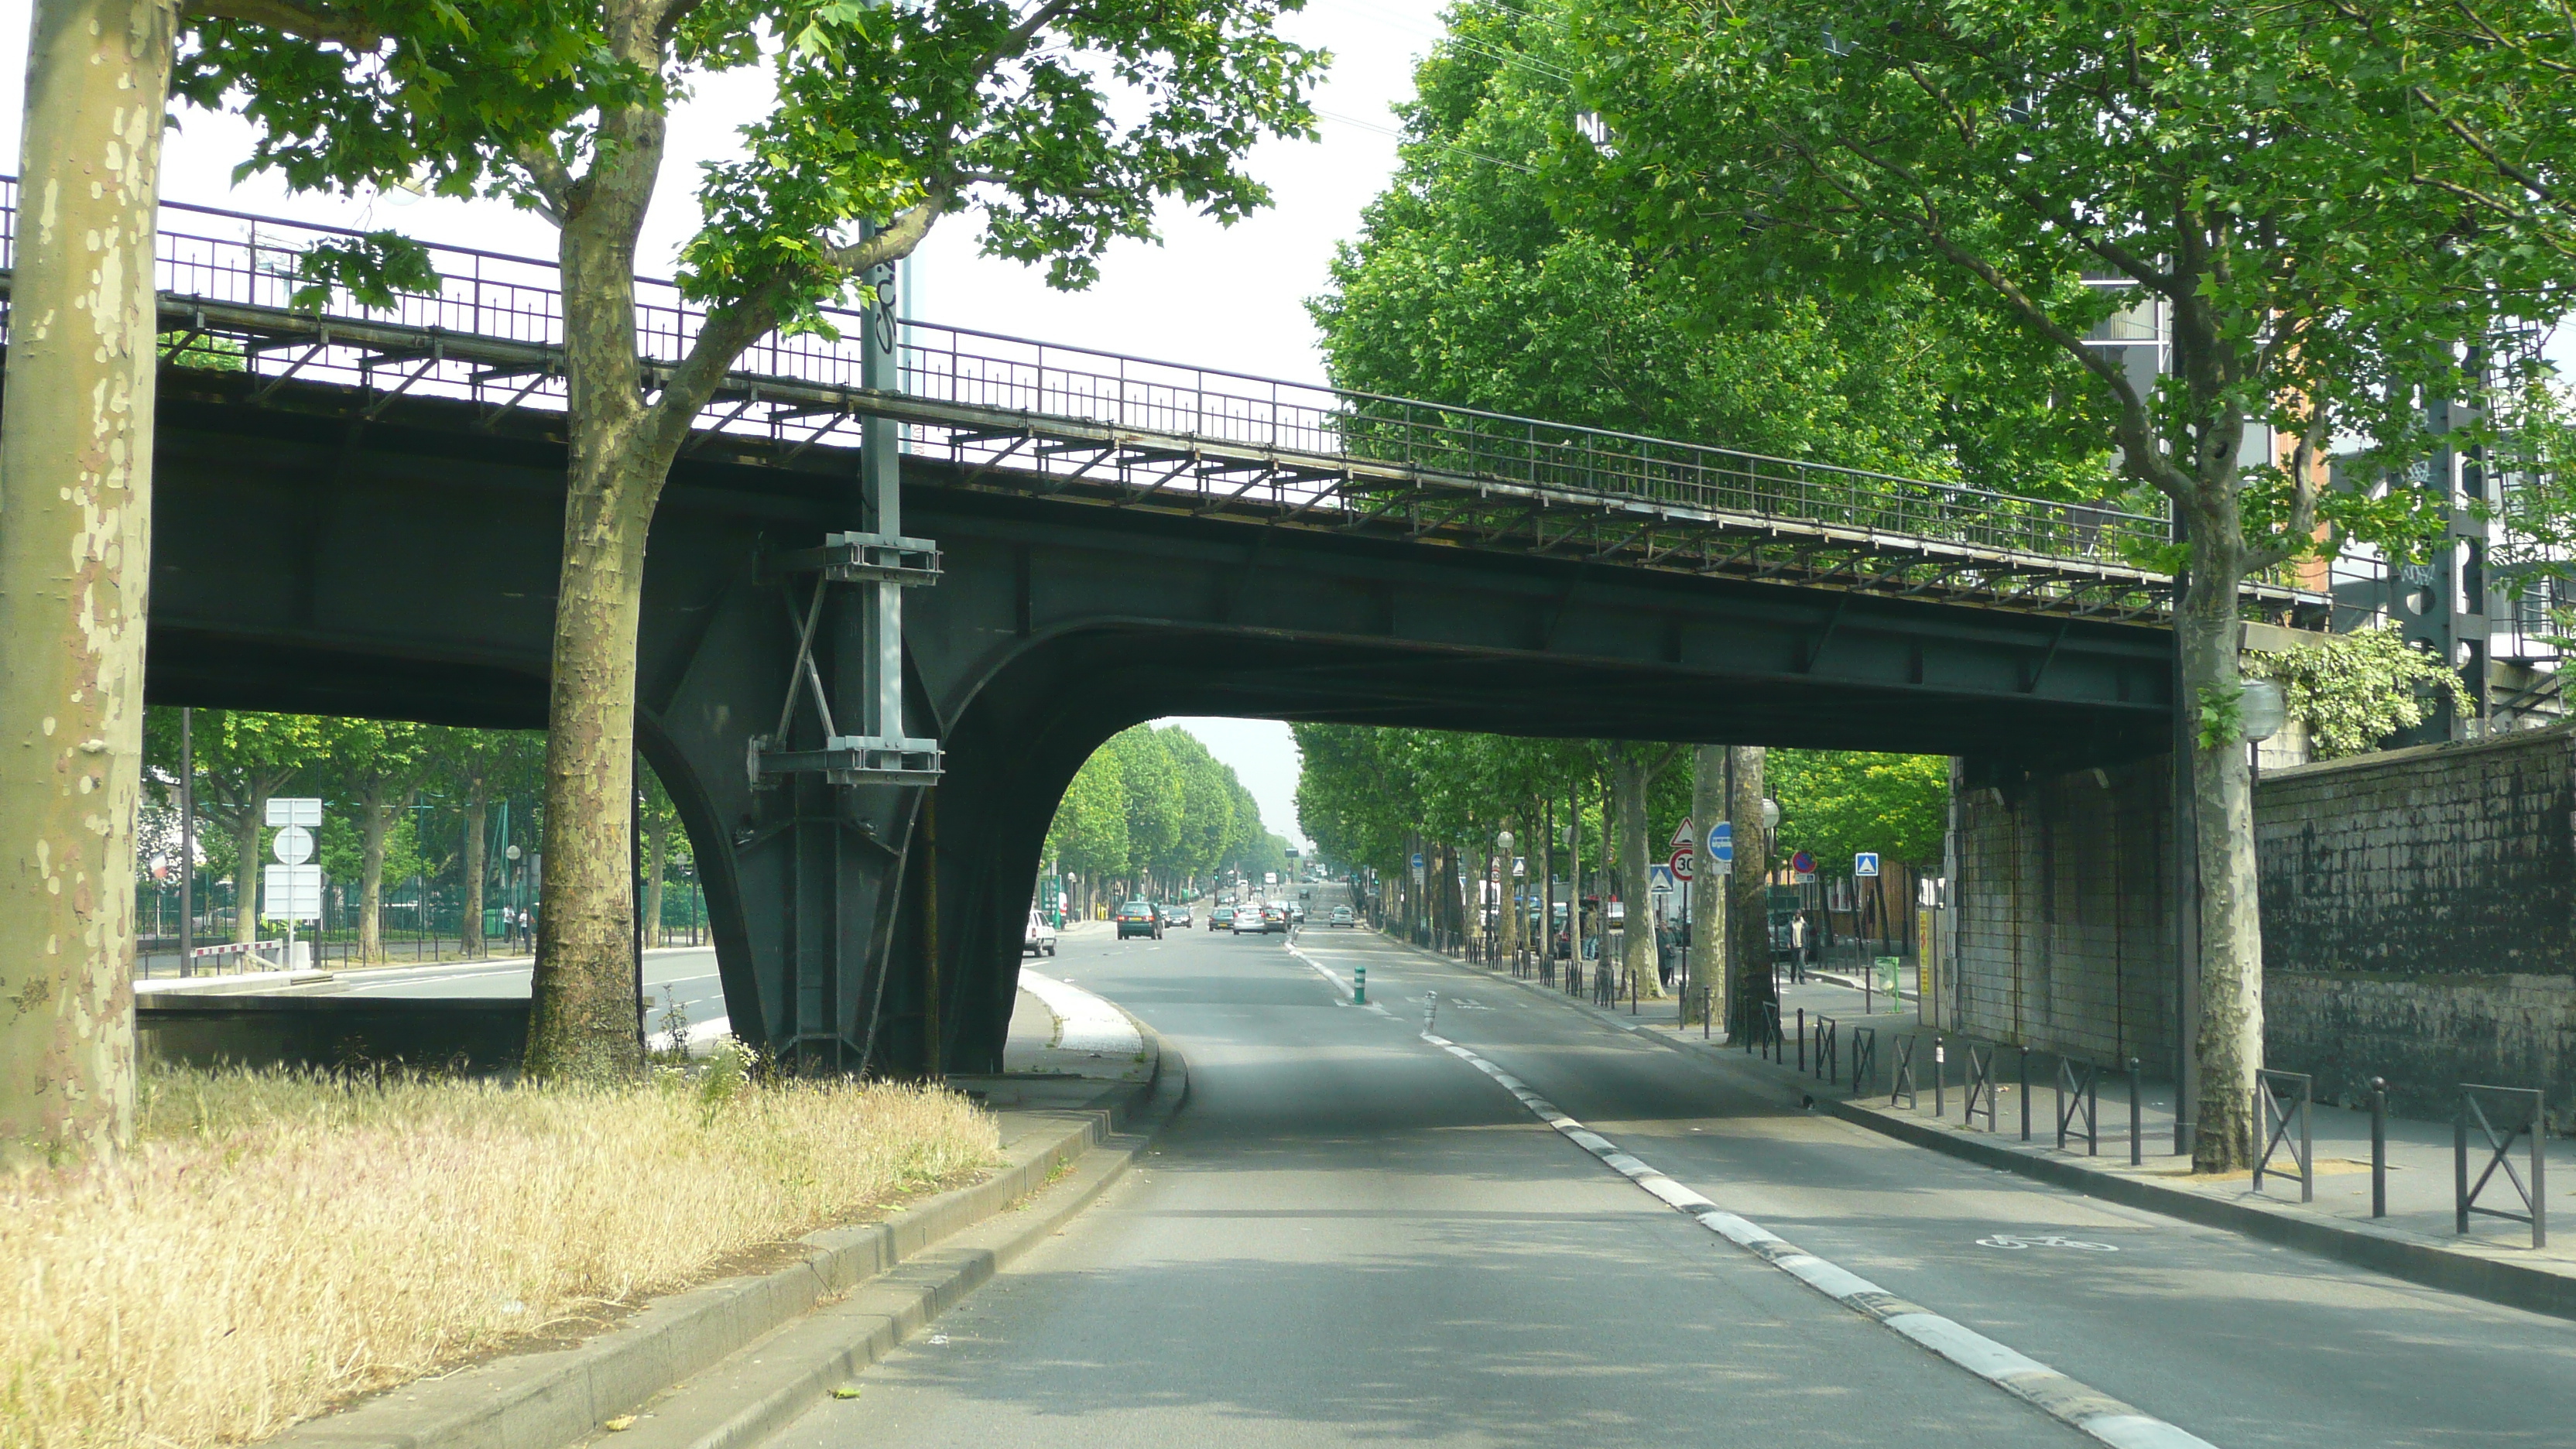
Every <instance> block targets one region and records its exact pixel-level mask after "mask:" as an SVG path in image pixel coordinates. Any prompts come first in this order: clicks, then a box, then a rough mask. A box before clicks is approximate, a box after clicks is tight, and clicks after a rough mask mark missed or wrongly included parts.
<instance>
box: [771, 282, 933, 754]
mask: <svg viewBox="0 0 2576 1449" xmlns="http://www.w3.org/2000/svg"><path fill="white" fill-rule="evenodd" d="M875 281H876V284H877V286H878V289H879V291H878V298H879V305H878V306H877V307H875V308H872V309H870V312H869V316H868V322H867V348H866V351H865V353H864V354H863V357H862V364H861V367H862V378H861V380H862V381H863V382H864V383H865V384H866V385H867V386H869V387H871V388H876V389H879V390H882V391H901V389H902V380H901V369H900V366H899V364H898V359H897V356H896V338H895V335H894V323H893V313H892V307H891V296H892V288H891V286H890V284H889V279H888V278H885V277H879V278H876V279H875ZM902 446H903V433H902V425H901V424H898V423H896V422H893V421H892V420H890V419H885V418H870V419H868V420H866V422H864V423H863V424H862V425H861V432H860V465H859V487H860V495H861V496H860V502H861V503H862V505H863V507H864V508H865V510H866V513H867V517H868V519H869V521H870V522H872V523H874V524H875V525H876V528H875V530H874V531H873V532H867V533H857V532H851V533H832V534H826V535H824V537H823V543H822V546H821V547H819V548H802V549H793V550H790V551H787V552H784V553H780V554H777V555H774V556H772V557H770V558H769V559H767V560H766V561H765V562H764V565H763V568H762V570H761V571H762V572H763V573H764V574H766V575H768V576H771V577H774V578H783V579H786V580H789V581H790V587H791V589H792V588H793V582H792V581H793V580H794V579H796V578H799V577H801V576H803V575H805V574H812V575H813V576H814V591H813V594H812V595H811V597H810V598H809V600H808V602H807V603H806V606H805V609H804V612H803V615H802V617H797V616H796V615H795V614H794V613H793V609H794V605H793V604H792V603H791V604H790V606H789V607H790V610H791V613H790V624H791V626H792V627H794V628H795V630H796V660H795V662H794V663H793V664H792V665H790V666H789V674H788V679H787V700H786V702H785V704H783V705H782V706H780V708H779V711H778V728H777V729H776V730H774V731H772V732H771V733H769V734H767V735H755V736H753V737H752V740H751V750H750V756H751V757H750V760H749V762H748V763H749V766H750V770H751V783H752V788H754V789H762V788H767V787H773V786H776V785H778V784H779V783H781V782H782V781H784V780H787V779H789V778H790V777H793V776H797V775H820V776H822V777H823V778H824V779H825V780H826V781H828V782H829V783H831V784H834V785H917V786H927V785H935V784H938V783H939V775H940V771H941V768H942V759H941V754H940V749H939V741H938V740H936V739H917V738H915V737H913V736H912V735H911V734H909V733H907V732H906V731H905V729H904V727H903V591H904V590H906V589H910V588H920V587H923V586H926V585H930V584H935V583H937V582H939V573H940V559H939V545H937V544H936V543H933V542H932V541H930V540H929V539H926V538H906V537H905V536H904V534H903V478H902V472H901V459H900V454H901V451H902ZM835 584H841V585H855V586H856V588H855V594H856V597H855V598H853V599H852V600H851V605H850V607H855V608H856V609H857V610H858V611H859V615H858V620H857V623H858V625H859V630H858V632H859V640H858V647H857V648H856V649H855V650H852V651H850V652H851V654H853V655H855V656H856V657H854V658H850V657H845V658H843V659H842V660H841V661H840V662H841V664H842V666H843V668H845V669H850V670H855V671H856V673H855V674H853V675H849V676H845V677H844V679H843V681H842V689H841V696H842V701H843V703H844V704H845V705H846V704H847V703H849V702H850V699H851V697H852V696H853V695H855V696H856V698H857V702H858V705H859V713H860V716H861V718H860V719H859V721H858V726H859V727H858V729H857V731H856V732H855V733H851V734H843V733H842V732H841V727H840V724H839V722H838V721H836V720H835V719H834V718H833V717H832V694H833V691H832V690H829V689H826V688H825V687H824V684H823V675H822V671H821V670H820V669H818V668H817V667H816V666H815V663H814V636H815V632H816V626H817V625H819V624H820V623H821V622H822V619H823V612H824V610H823V604H824V600H825V598H826V597H827V596H828V595H829V593H830V591H831V588H832V586H833V585H835ZM789 598H790V599H791V600H792V599H793V598H794V594H793V593H792V592H791V593H790V595H789ZM809 694H810V695H811V697H812V698H813V701H814V713H815V717H816V721H817V722H818V723H819V724H821V725H822V727H823V730H822V734H823V740H822V747H821V748H819V749H793V748H790V747H789V746H788V743H787V741H788V739H789V738H790V736H789V732H788V731H789V727H790V726H792V725H793V724H794V723H795V721H796V701H797V699H798V698H799V697H800V696H803V695H809Z"/></svg>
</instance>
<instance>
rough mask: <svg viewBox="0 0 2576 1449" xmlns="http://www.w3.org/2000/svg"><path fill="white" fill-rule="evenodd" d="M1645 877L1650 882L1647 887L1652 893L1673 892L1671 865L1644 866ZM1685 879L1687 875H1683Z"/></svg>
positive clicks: (1664, 894)
mask: <svg viewBox="0 0 2576 1449" xmlns="http://www.w3.org/2000/svg"><path fill="white" fill-rule="evenodd" d="M1646 877H1647V879H1648V881H1649V882H1650V884H1649V885H1648V886H1647V889H1648V890H1649V891H1651V892H1652V893H1654V894H1656V895H1659V896H1668V895H1671V894H1672V893H1673V872H1672V867H1670V866H1663V865H1650V866H1648V867H1646ZM1685 879H1687V877H1685Z"/></svg>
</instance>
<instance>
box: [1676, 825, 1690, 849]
mask: <svg viewBox="0 0 2576 1449" xmlns="http://www.w3.org/2000/svg"><path fill="white" fill-rule="evenodd" d="M1691 840H1692V836H1691V823H1690V822H1689V821H1687V820H1685V821H1683V822H1682V823H1681V824H1680V825H1679V826H1678V827H1676V828H1675V829H1674V831H1673V840H1672V843H1673V844H1675V845H1688V844H1690V843H1691Z"/></svg>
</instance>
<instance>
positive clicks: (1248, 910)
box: [1234, 901, 1270, 936]
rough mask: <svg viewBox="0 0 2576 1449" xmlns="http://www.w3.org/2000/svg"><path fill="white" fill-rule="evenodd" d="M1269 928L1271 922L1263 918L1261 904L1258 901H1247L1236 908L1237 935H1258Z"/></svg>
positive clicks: (1235, 928)
mask: <svg viewBox="0 0 2576 1449" xmlns="http://www.w3.org/2000/svg"><path fill="white" fill-rule="evenodd" d="M1269 929H1270V923H1269V922H1267V921H1264V920H1263V919H1262V918H1261V906H1260V905H1259V904H1258V903H1257V902H1253V901H1245V902H1244V903H1243V904H1242V905H1239V906H1237V907H1235V908H1234V933H1235V934H1236V935H1238V936H1245V935H1251V936H1258V935H1260V934H1261V933H1262V932H1264V931H1267V930H1269Z"/></svg>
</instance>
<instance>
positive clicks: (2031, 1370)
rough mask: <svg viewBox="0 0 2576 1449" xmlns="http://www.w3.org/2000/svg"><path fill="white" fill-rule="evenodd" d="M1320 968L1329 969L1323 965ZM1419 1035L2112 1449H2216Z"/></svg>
mask: <svg viewBox="0 0 2576 1449" xmlns="http://www.w3.org/2000/svg"><path fill="white" fill-rule="evenodd" d="M1307 964H1308V965H1313V964H1314V963H1313V962H1308V963H1307ZM1315 969H1316V970H1318V971H1321V970H1323V968H1322V967H1320V966H1317V967H1316V968H1315ZM1422 1039H1423V1040H1424V1041H1427V1042H1429V1043H1431V1044H1432V1045H1433V1046H1436V1047H1438V1048H1440V1049H1441V1050H1442V1051H1445V1052H1447V1053H1449V1054H1450V1055H1451V1056H1454V1057H1456V1058H1458V1059H1459V1060H1460V1061H1463V1062H1465V1063H1466V1064H1467V1065H1469V1066H1471V1067H1474V1068H1475V1069H1476V1070H1478V1071H1480V1072H1483V1073H1484V1074H1485V1075H1486V1076H1488V1077H1491V1078H1493V1079H1494V1081H1495V1083H1496V1084H1497V1085H1499V1086H1501V1087H1502V1088H1503V1090H1505V1091H1507V1092H1510V1093H1511V1094H1512V1095H1513V1096H1514V1097H1517V1098H1519V1099H1520V1103H1521V1105H1522V1106H1524V1107H1527V1108H1528V1109H1529V1110H1530V1112H1531V1114H1532V1115H1534V1116H1536V1117H1537V1118H1538V1119H1539V1120H1540V1121H1542V1122H1545V1123H1546V1124H1547V1125H1548V1126H1550V1127H1553V1128H1555V1129H1556V1130H1557V1131H1558V1132H1560V1133H1562V1134H1564V1136H1565V1137H1566V1139H1567V1140H1568V1141H1571V1142H1573V1143H1574V1144H1575V1145H1576V1146H1579V1147H1581V1148H1582V1149H1583V1150H1584V1151H1586V1152H1589V1153H1591V1154H1592V1155H1593V1156H1595V1157H1597V1158H1600V1159H1601V1162H1602V1164H1603V1165H1604V1166H1606V1167H1608V1168H1610V1169H1611V1170H1612V1171H1614V1172H1617V1173H1618V1174H1619V1175H1621V1176H1622V1177H1625V1178H1627V1179H1628V1180H1629V1181H1630V1182H1633V1183H1635V1184H1636V1185H1637V1186H1639V1187H1641V1188H1643V1189H1645V1190H1646V1191H1647V1192H1649V1193H1652V1194H1654V1196H1655V1197H1656V1198H1657V1199H1659V1200H1660V1201H1662V1202H1663V1203H1665V1204H1666V1205H1667V1206H1670V1207H1671V1208H1673V1209H1674V1210H1675V1211H1676V1212H1681V1213H1685V1214H1687V1215H1689V1216H1690V1217H1691V1218H1692V1219H1694V1220H1695V1221H1697V1222H1698V1223H1699V1225H1700V1226H1702V1227H1704V1228H1706V1229H1708V1230H1709V1231H1710V1232H1712V1233H1715V1234H1717V1235H1718V1236H1719V1237H1721V1238H1724V1239H1726V1240H1727V1241H1728V1242H1730V1243H1733V1244H1735V1245H1736V1246H1737V1247H1739V1248H1742V1249H1744V1250H1745V1251H1747V1252H1749V1253H1752V1254H1753V1255H1755V1256H1756V1257H1759V1258H1761V1259H1762V1260H1763V1261H1765V1262H1767V1263H1769V1264H1770V1265H1771V1266H1772V1267H1775V1268H1777V1269H1779V1270H1780V1271H1782V1272H1784V1273H1787V1274H1789V1275H1790V1276H1791V1277H1793V1278H1796V1279H1797V1280H1798V1281H1800V1282H1802V1283H1804V1284H1806V1285H1807V1286H1808V1287H1810V1288H1813V1289H1815V1290H1816V1291H1817V1292H1819V1293H1822V1294H1823V1295H1825V1296H1826V1297H1828V1298H1831V1299H1833V1300H1834V1301H1835V1302H1837V1303H1840V1304H1841V1305H1843V1306H1844V1307H1846V1308H1848V1309H1850V1310H1852V1311H1853V1312H1855V1313H1858V1314H1860V1315H1861V1316H1862V1317H1864V1318H1868V1319H1872V1320H1875V1321H1876V1322H1879V1323H1881V1324H1884V1325H1886V1326H1887V1327H1888V1328H1889V1329H1891V1330H1893V1331H1895V1332H1896V1333H1899V1334H1902V1335H1904V1336H1905V1337H1906V1338H1909V1339H1911V1340H1913V1341H1914V1342H1915V1343H1918V1344H1920V1345H1922V1346H1923V1347H1924V1348H1927V1349H1930V1350H1931V1351H1932V1352H1934V1353H1937V1354H1939V1355H1940V1356H1941V1357H1943V1358H1946V1359H1948V1360H1949V1361H1950V1362H1952V1363H1954V1364H1957V1365H1958V1366H1959V1367H1961V1368H1963V1369H1966V1370H1967V1371H1968V1372H1970V1373H1972V1374H1975V1375H1976V1376H1977V1377H1979V1378H1981V1379H1984V1380H1985V1381H1986V1382H1988V1383H1990V1384H1993V1385H1994V1386H1995V1387H1997V1388H1999V1389H2002V1390H2003V1391H2004V1392H2005V1393H2008V1394H2011V1395H2012V1396H2013V1397H2015V1398H2017V1399H2020V1400H2022V1401H2024V1402H2025V1403H2028V1404H2031V1405H2033V1406H2034V1407H2036V1408H2038V1409H2039V1410H2041V1411H2042V1412H2044V1413H2046V1414H2047V1415H2048V1416H2049V1417H2051V1418H2054V1419H2056V1420H2058V1421H2060V1422H2061V1423H2065V1424H2070V1425H2072V1426H2074V1427H2075V1428H2077V1429H2080V1430H2082V1431H2083V1432H2084V1433H2086V1434H2088V1435H2090V1436H2092V1437H2093V1438H2095V1439H2098V1440H2100V1441H2101V1442H2103V1443H2105V1444H2109V1445H2112V1446H2114V1449H2215V1446H2214V1445H2212V1444H2210V1443H2209V1441H2208V1440H2206V1439H2202V1438H2200V1437H2198V1436H2196V1435H2193V1434H2190V1433H2187V1432H2185V1431H2184V1430H2182V1429H2179V1428H2176V1427H2175V1426H2173V1425H2172V1424H2168V1423H2166V1422H2165V1421H2164V1420H2162V1419H2158V1418H2155V1417H2154V1416H2152V1415H2148V1414H2143V1413H2140V1412H2139V1411H2138V1410H2136V1409H2135V1408H2132V1407H2130V1406H2129V1405H2127V1404H2124V1403H2121V1402H2120V1401H2119V1400H2117V1399H2114V1398H2112V1397H2110V1396H2109V1395H2107V1394H2104V1393H2101V1392H2099V1391H2098V1390H2095V1389H2092V1388H2089V1387H2087V1386H2085V1385H2084V1384H2081V1383H2079V1382H2077V1381H2076V1380H2074V1379H2071V1378H2068V1377H2067V1376H2066V1375H2064V1374H2062V1373H2059V1372H2058V1371H2057V1370H2055V1369H2053V1368H2050V1367H2049V1366H2048V1365H2046V1364H2044V1363H2041V1362H2039V1361H2038V1360H2036V1359H2033V1358H2029V1357H2026V1356H2024V1355H2023V1354H2021V1353H2020V1352H2018V1351H2017V1350H2015V1349H2012V1348H2009V1347H2007V1346H2005V1345H2003V1344H2000V1343H1997V1342H1996V1341H1994V1340H1993V1339H1991V1338H1988V1337H1986V1336H1985V1335H1984V1334H1982V1333H1979V1332H1977V1331H1976V1330H1975V1329H1972V1328H1969V1327H1967V1326H1965V1325H1963V1324H1960V1323H1958V1322H1956V1321H1954V1320H1951V1319H1948V1318H1944V1317H1942V1316H1941V1315H1940V1314H1937V1313H1934V1312H1931V1311H1930V1310H1928V1309H1925V1308H1923V1307H1921V1306H1919V1305H1917V1304H1912V1303H1908V1302H1906V1301H1905V1300H1904V1299H1902V1298H1899V1297H1897V1296H1896V1295H1895V1294H1893V1293H1890V1292H1888V1291H1887V1290H1886V1289H1884V1288H1881V1287H1880V1286H1878V1285H1877V1284H1875V1283H1872V1282H1871V1281H1869V1280H1868V1279H1866V1278H1863V1277H1861V1276H1860V1275H1859V1274H1857V1273H1853V1272H1850V1271H1848V1270H1846V1269H1843V1268H1841V1267H1838V1266H1836V1265H1835V1264H1833V1263H1830V1262H1827V1261H1826V1260H1825V1259H1823V1258H1819V1257H1817V1256H1816V1255H1815V1254H1813V1253H1810V1252H1807V1251H1805V1250H1804V1249H1802V1248H1799V1247H1797V1246H1795V1245H1793V1244H1791V1243H1789V1242H1788V1241H1787V1240H1785V1239H1783V1238H1781V1237H1779V1236H1777V1235H1775V1234H1773V1233H1771V1232H1770V1231H1768V1230H1767V1229H1765V1228H1763V1227H1761V1226H1760V1225H1759V1224H1756V1223H1753V1222H1750V1221H1748V1220H1746V1219H1744V1218H1741V1217H1738V1216H1736V1215H1735V1214H1733V1213H1730V1212H1727V1211H1726V1210H1724V1209H1723V1208H1720V1207H1719V1206H1718V1205H1717V1204H1715V1203H1713V1202H1710V1201H1709V1200H1708V1199H1707V1198H1705V1197H1702V1196H1701V1195H1700V1194H1698V1193H1696V1192H1693V1191H1692V1190H1691V1189H1689V1188H1687V1187H1684V1186H1682V1185H1681V1184H1680V1183H1678V1182H1675V1181H1673V1180H1672V1179H1671V1178H1670V1177H1667V1176H1665V1175H1664V1174H1663V1173H1662V1172H1659V1171H1657V1170H1656V1169H1655V1168H1653V1167H1652V1166H1650V1165H1648V1164H1647V1163H1646V1162H1644V1161H1643V1160H1641V1159H1639V1158H1638V1157H1636V1156H1635V1155H1633V1154H1631V1153H1629V1152H1628V1151H1626V1150H1625V1149H1623V1148H1621V1147H1620V1146H1619V1145H1618V1144H1617V1143H1615V1142H1612V1141H1611V1140H1610V1139H1608V1138H1606V1137H1604V1136H1602V1135H1601V1134H1600V1133H1598V1132H1595V1131H1593V1130H1592V1129H1591V1128H1589V1127H1586V1126H1584V1125H1583V1124H1582V1123H1580V1122H1578V1121H1576V1120H1574V1119H1573V1118H1571V1117H1569V1116H1567V1115H1565V1114H1564V1113H1563V1112H1561V1111H1559V1110H1557V1107H1556V1104H1555V1103H1553V1102H1550V1101H1549V1100H1548V1099H1546V1098H1545V1097H1542V1096H1540V1095H1539V1094H1538V1093H1536V1092H1533V1091H1531V1090H1530V1089H1529V1086H1528V1084H1527V1083H1525V1082H1523V1081H1521V1080H1520V1079H1519V1078H1518V1077H1515V1076H1513V1075H1512V1074H1511V1073H1509V1072H1506V1071H1504V1070H1503V1069H1502V1068H1500V1067H1498V1066H1495V1065H1494V1064H1493V1063H1492V1062H1489V1061H1487V1060H1485V1059H1484V1058H1483V1057H1481V1056H1478V1055H1477V1054H1476V1053H1474V1052H1472V1051H1469V1050H1468V1049H1467V1048H1465V1047H1462V1046H1460V1045H1458V1044H1457V1043H1456V1042H1453V1041H1451V1040H1449V1039H1448V1038H1446V1037H1443V1036H1438V1035H1435V1034H1433V1033H1431V1032H1427V1031H1426V1032H1424V1033H1422Z"/></svg>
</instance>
